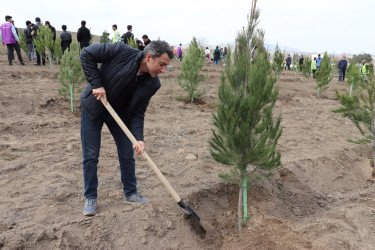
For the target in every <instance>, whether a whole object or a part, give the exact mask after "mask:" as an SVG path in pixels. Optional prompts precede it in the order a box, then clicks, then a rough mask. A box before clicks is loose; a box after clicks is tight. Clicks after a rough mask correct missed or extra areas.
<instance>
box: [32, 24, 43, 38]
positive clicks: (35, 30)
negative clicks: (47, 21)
mask: <svg viewBox="0 0 375 250" xmlns="http://www.w3.org/2000/svg"><path fill="white" fill-rule="evenodd" d="M42 25H43V24H42V23H36V24H35V25H34V28H33V29H32V31H34V35H33V38H35V37H37V36H38V30H39V27H40V26H42Z"/></svg>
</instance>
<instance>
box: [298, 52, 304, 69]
mask: <svg viewBox="0 0 375 250" xmlns="http://www.w3.org/2000/svg"><path fill="white" fill-rule="evenodd" d="M303 59H304V58H303V55H301V57H300V58H299V62H298V63H299V71H302V68H303Z"/></svg>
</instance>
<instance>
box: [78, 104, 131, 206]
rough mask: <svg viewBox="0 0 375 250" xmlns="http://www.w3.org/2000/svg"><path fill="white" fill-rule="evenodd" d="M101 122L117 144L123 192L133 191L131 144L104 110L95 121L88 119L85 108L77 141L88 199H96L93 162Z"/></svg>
mask: <svg viewBox="0 0 375 250" xmlns="http://www.w3.org/2000/svg"><path fill="white" fill-rule="evenodd" d="M104 123H105V124H106V125H107V127H108V129H109V131H110V132H111V134H112V136H113V138H114V140H115V143H116V146H117V153H118V157H119V161H120V171H121V181H122V184H123V190H124V195H125V196H131V195H133V194H135V193H136V192H137V180H136V178H135V160H134V157H133V154H134V151H133V145H132V143H131V142H130V140H129V139H128V137H127V136H126V135H125V134H124V132H123V131H122V129H121V128H120V127H119V126H118V124H117V123H116V121H115V120H114V119H113V118H112V116H111V115H110V114H109V113H108V112H106V113H105V114H104V115H102V116H100V117H99V118H98V119H97V120H95V121H92V120H91V119H90V117H89V116H88V114H87V113H86V111H85V110H82V114H81V141H82V152H83V176H84V194H85V197H86V198H88V199H96V198H97V189H98V176H97V165H98V159H99V151H100V140H101V136H100V134H101V130H102V127H103V124H104Z"/></svg>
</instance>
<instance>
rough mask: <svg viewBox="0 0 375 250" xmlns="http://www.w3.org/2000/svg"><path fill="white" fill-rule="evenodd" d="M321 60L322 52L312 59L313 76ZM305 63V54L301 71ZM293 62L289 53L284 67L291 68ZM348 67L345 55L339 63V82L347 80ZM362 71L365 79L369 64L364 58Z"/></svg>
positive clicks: (300, 60) (318, 68)
mask: <svg viewBox="0 0 375 250" xmlns="http://www.w3.org/2000/svg"><path fill="white" fill-rule="evenodd" d="M321 62H322V57H321V55H320V54H318V57H314V58H313V60H312V61H311V66H310V68H311V72H312V75H313V78H315V73H316V71H319V70H320V64H321ZM303 63H304V58H303V55H301V56H300V58H299V61H298V65H299V70H300V71H302V69H303ZM291 64H292V57H291V56H290V54H288V56H287V58H286V59H285V67H284V68H285V69H287V70H290V66H291ZM347 68H348V61H347V60H346V56H343V57H342V58H341V59H340V60H339V62H338V63H337V69H338V72H339V77H338V81H339V82H344V81H345V74H346V70H347ZM361 73H362V76H363V78H364V79H366V78H367V75H368V74H369V65H368V63H367V62H366V60H362V65H361Z"/></svg>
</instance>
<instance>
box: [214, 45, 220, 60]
mask: <svg viewBox="0 0 375 250" xmlns="http://www.w3.org/2000/svg"><path fill="white" fill-rule="evenodd" d="M213 56H214V63H215V65H218V64H219V60H220V49H219V46H216V49H215V50H214V54H213Z"/></svg>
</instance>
